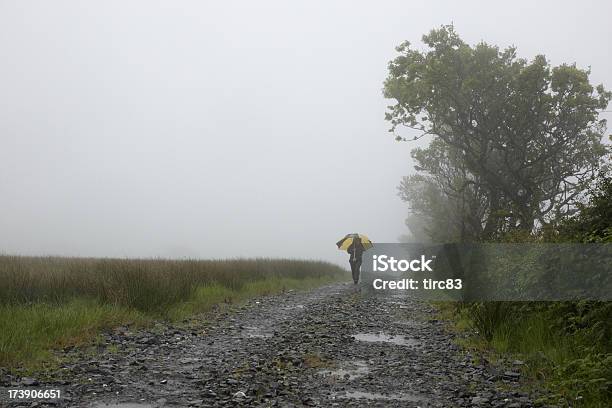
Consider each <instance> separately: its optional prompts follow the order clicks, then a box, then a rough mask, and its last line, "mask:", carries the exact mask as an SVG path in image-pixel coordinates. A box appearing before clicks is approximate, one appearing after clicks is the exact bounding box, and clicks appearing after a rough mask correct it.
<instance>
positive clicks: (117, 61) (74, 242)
mask: <svg viewBox="0 0 612 408" xmlns="http://www.w3.org/2000/svg"><path fill="white" fill-rule="evenodd" d="M611 11H612V6H611V3H610V2H608V1H605V0H602V1H581V2H578V3H577V2H575V1H566V2H560V1H533V0H530V1H513V2H509V1H508V2H492V1H479V2H476V1H450V0H449V1H419V2H416V1H368V2H355V1H331V0H326V1H313V0H309V1H299V2H298V1H262V0H257V1H217V2H213V1H210V2H208V1H197V2H196V1H193V2H189V1H158V2H156V1H124V0H121V1H87V2H83V1H53V2H50V1H22V0H12V1H8V0H0V58H1V59H2V62H1V63H0V253H2V252H3V253H10V254H34V255H40V254H56V255H72V256H119V257H125V256H129V257H136V256H139V257H154V256H166V257H182V256H188V257H203V258H224V257H243V256H268V257H296V258H317V259H325V260H330V261H338V262H345V258H346V255H345V254H344V255H343V254H341V253H339V251H337V250H336V248H335V246H334V243H335V241H336V240H337V239H339V238H340V237H342V236H343V235H344V234H345V233H348V232H354V231H356V232H357V231H358V232H363V233H367V234H368V235H369V236H370V237H371V238H372V239H373V240H374V241H379V242H394V241H396V240H397V237H398V236H399V235H400V234H404V233H406V232H407V229H406V227H405V226H404V218H405V217H406V215H407V209H406V205H405V204H404V203H402V202H401V201H400V200H399V198H398V197H397V195H396V186H397V185H398V183H399V181H400V179H401V177H402V176H404V175H407V174H410V173H411V172H412V171H413V164H412V163H411V160H410V156H409V152H410V149H411V148H412V147H414V145H411V144H406V143H397V142H395V141H394V140H393V137H392V136H391V134H390V133H388V132H387V129H388V127H389V126H388V124H387V123H386V122H385V121H384V111H385V106H386V105H389V104H391V101H385V100H384V98H383V97H382V94H381V89H382V82H383V80H384V78H385V76H386V69H387V62H388V61H389V60H390V59H392V58H393V57H394V55H395V52H394V47H395V46H396V45H398V44H399V43H401V42H402V41H404V40H410V41H411V42H412V43H413V44H417V43H420V38H421V36H422V35H423V34H424V33H426V32H428V31H429V30H430V29H432V28H435V27H438V26H440V25H441V24H449V23H451V22H452V23H454V25H455V28H456V30H457V31H458V32H459V34H460V35H461V36H462V38H463V39H465V40H466V41H468V42H470V43H475V42H478V41H480V40H485V41H487V42H490V43H494V44H498V45H500V46H501V47H506V46H508V45H512V44H514V45H516V46H517V47H518V54H519V55H520V56H524V57H528V58H531V57H533V56H534V55H536V54H538V53H544V54H545V55H546V56H547V57H548V59H549V60H551V62H552V63H553V64H559V63H562V62H569V63H571V62H576V63H577V64H578V66H580V67H587V66H589V65H590V66H591V67H592V76H591V78H592V81H593V82H594V83H602V82H603V83H604V84H605V85H606V86H607V87H608V88H612V55H611V53H610V44H609V42H610V38H612V26H611V25H610V23H609V18H610V17H609V16H610V12H611ZM606 117H608V118H609V119H612V117H611V116H610V115H609V114H606Z"/></svg>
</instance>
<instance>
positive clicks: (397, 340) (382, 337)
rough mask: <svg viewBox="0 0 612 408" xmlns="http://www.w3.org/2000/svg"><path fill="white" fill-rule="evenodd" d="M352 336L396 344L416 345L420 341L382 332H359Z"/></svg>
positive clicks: (368, 340) (369, 340) (361, 339)
mask: <svg viewBox="0 0 612 408" xmlns="http://www.w3.org/2000/svg"><path fill="white" fill-rule="evenodd" d="M353 338H354V339H355V340H357V341H367V342H370V343H376V342H382V343H392V344H396V345H398V346H418V345H420V344H421V342H420V341H418V340H415V339H407V338H406V337H404V336H399V335H398V336H393V335H389V334H384V333H359V334H355V335H353Z"/></svg>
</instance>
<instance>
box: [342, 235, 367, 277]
mask: <svg viewBox="0 0 612 408" xmlns="http://www.w3.org/2000/svg"><path fill="white" fill-rule="evenodd" d="M364 251H365V248H364V247H363V244H362V243H361V240H360V239H356V240H353V243H352V244H351V245H349V247H348V249H347V250H346V252H348V253H349V255H350V257H349V264H350V265H351V273H352V274H353V282H355V285H356V284H358V283H359V274H360V270H361V262H362V261H363V253H364Z"/></svg>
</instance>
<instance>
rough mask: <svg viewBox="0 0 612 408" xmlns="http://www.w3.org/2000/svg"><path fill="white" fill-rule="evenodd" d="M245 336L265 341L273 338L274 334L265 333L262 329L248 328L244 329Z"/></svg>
mask: <svg viewBox="0 0 612 408" xmlns="http://www.w3.org/2000/svg"><path fill="white" fill-rule="evenodd" d="M243 331H244V334H245V335H246V336H247V337H249V338H252V339H255V338H256V339H265V338H269V337H272V333H266V332H264V331H263V330H262V329H261V328H260V327H255V326H247V327H245V328H244V329H243Z"/></svg>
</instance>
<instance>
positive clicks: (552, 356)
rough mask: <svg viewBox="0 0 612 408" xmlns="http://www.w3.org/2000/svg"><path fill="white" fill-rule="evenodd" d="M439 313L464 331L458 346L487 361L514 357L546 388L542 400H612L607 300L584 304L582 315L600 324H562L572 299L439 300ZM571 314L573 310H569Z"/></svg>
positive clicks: (595, 405) (597, 407)
mask: <svg viewBox="0 0 612 408" xmlns="http://www.w3.org/2000/svg"><path fill="white" fill-rule="evenodd" d="M437 306H438V307H439V308H440V310H441V313H442V316H443V317H445V318H447V319H450V320H451V321H453V322H454V326H455V328H456V329H457V330H459V331H461V332H463V333H464V334H468V336H466V337H463V340H462V341H461V343H462V345H463V346H464V347H466V348H469V349H474V350H478V351H479V352H481V353H483V354H484V355H486V356H488V357H489V359H491V360H493V361H495V360H497V359H499V358H506V359H511V360H512V359H518V360H521V361H523V362H524V365H522V366H520V367H518V368H520V369H521V370H522V373H523V375H524V376H525V377H526V378H527V379H528V380H529V381H527V382H526V383H527V384H529V386H530V387H533V388H535V389H543V388H545V389H547V390H548V391H549V394H547V395H546V396H545V398H544V400H545V401H546V402H547V403H552V404H555V405H557V406H559V407H589V408H604V407H609V406H610V404H611V403H612V380H611V379H612V350H611V348H610V344H611V343H610V341H611V340H610V337H609V330H610V319H611V318H612V316H611V315H610V312H611V310H612V307H611V306H612V305H611V304H610V303H609V302H608V303H606V302H604V303H601V302H599V303H598V302H583V303H582V307H583V308H585V309H589V310H584V311H582V315H584V316H589V315H593V313H594V312H596V313H597V314H598V316H597V317H596V319H597V320H598V321H599V322H600V323H599V324H595V325H593V324H589V323H588V322H587V321H586V320H585V319H582V321H578V320H576V319H574V320H575V322H576V323H577V324H576V325H575V326H574V327H572V328H569V327H562V326H560V322H562V321H566V320H569V319H568V318H567V317H566V316H567V315H568V314H569V313H568V310H567V309H568V307H569V308H573V307H574V304H573V303H571V302H565V303H564V302H541V303H539V304H533V303H530V302H524V303H518V302H485V303H480V304H472V305H463V306H459V304H456V303H455V304H452V303H438V304H437ZM571 314H572V315H573V316H576V315H577V314H578V313H576V311H573V310H572V311H571Z"/></svg>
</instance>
